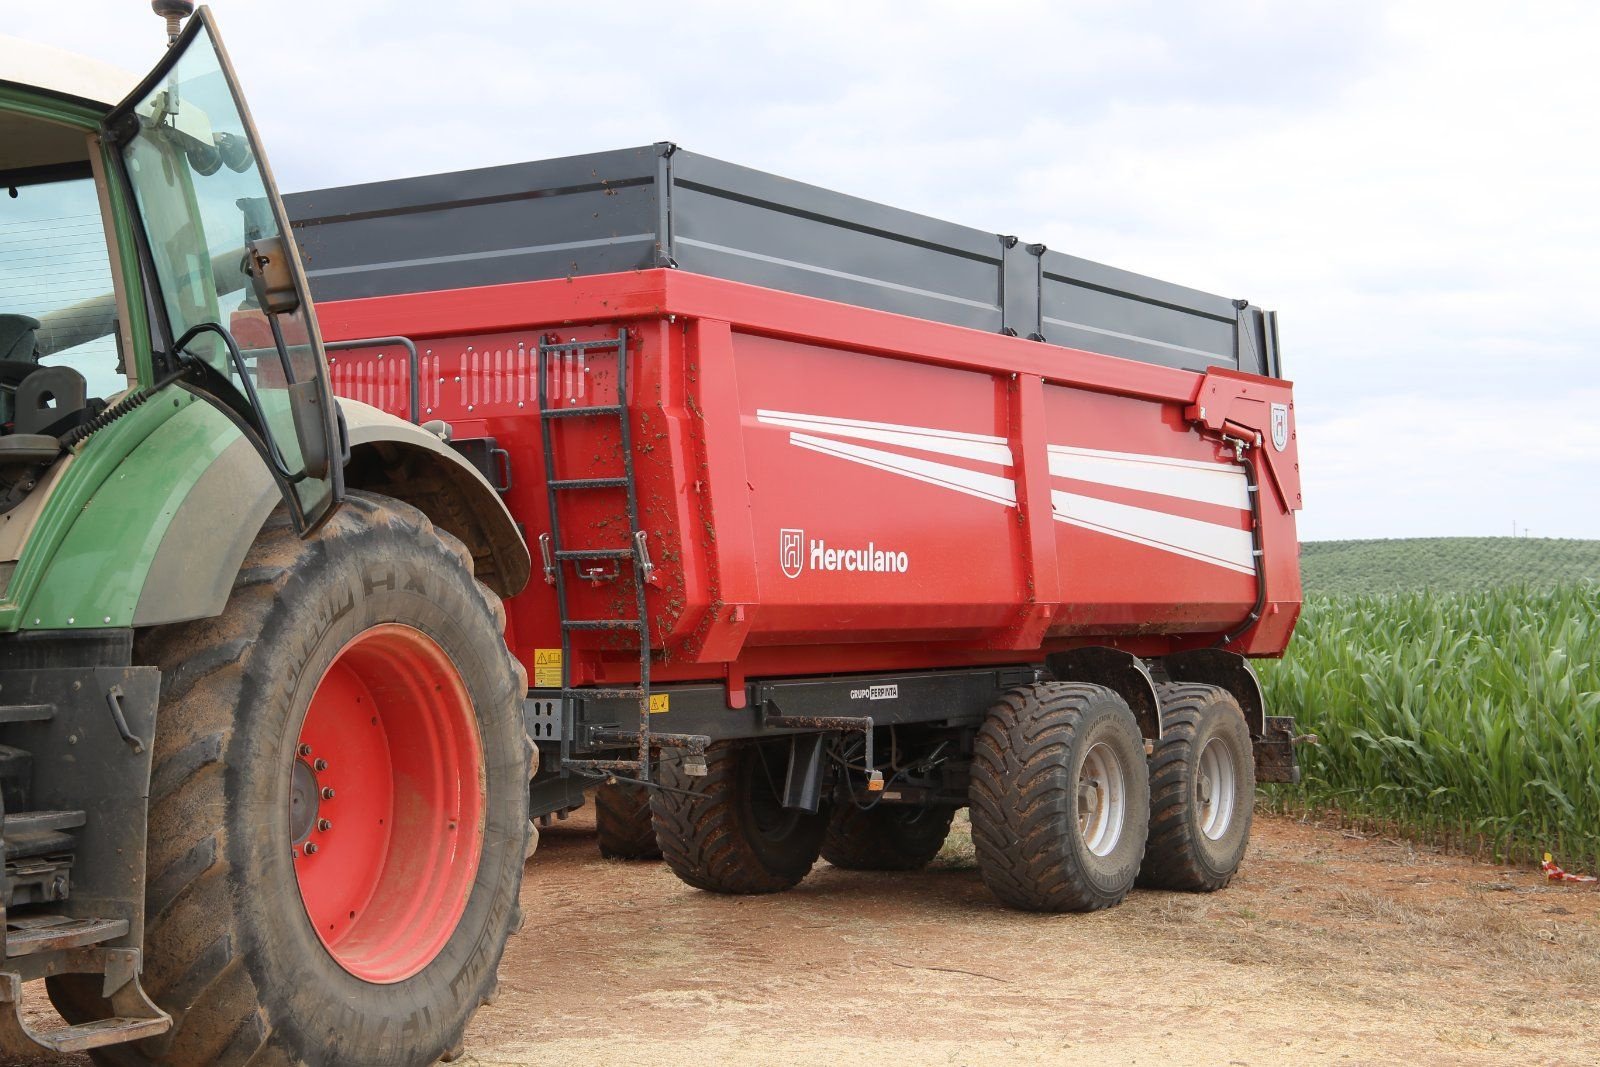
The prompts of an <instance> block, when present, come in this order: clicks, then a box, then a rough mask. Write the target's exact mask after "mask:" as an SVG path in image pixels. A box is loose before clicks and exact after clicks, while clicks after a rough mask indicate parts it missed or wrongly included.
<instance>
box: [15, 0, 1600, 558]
mask: <svg viewBox="0 0 1600 1067" xmlns="http://www.w3.org/2000/svg"><path fill="white" fill-rule="evenodd" d="M7 8H8V10H7V11H6V15H5V19H4V23H5V27H4V28H5V32H7V33H11V34H14V35H17V36H22V37H28V38H32V39H35V40H41V41H48V42H50V43H52V44H57V45H60V46H62V47H68V48H72V49H74V50H76V51H80V52H86V53H88V54H91V55H94V56H96V57H97V58H101V59H106V60H110V61H112V62H116V63H118V64H120V65H122V66H126V67H134V68H138V69H140V70H141V71H142V70H143V69H144V68H146V67H148V66H149V65H150V64H151V63H153V62H154V60H155V59H156V58H157V53H158V52H159V51H160V48H161V43H162V42H161V30H160V24H159V22H158V20H157V19H156V18H155V17H154V16H153V15H151V14H150V12H149V5H148V4H147V3H145V2H144V0H92V2H90V0H79V2H75V0H59V2H58V3H56V4H51V5H45V4H37V5H20V4H8V5H7ZM214 8H215V10H216V12H217V16H218V19H219V21H220V24H221V27H222V30H223V33H224V36H225V38H226V40H227V42H228V45H229V48H230V50H231V51H232V53H233V56H234V61H235V64H236V66H237V67H238V68H239V69H240V73H241V77H242V79H243V81H244V83H245V90H246V92H247V94H248V96H249V97H250V100H251V103H252V107H253V108H254V110H255V113H256V118H257V122H258V123H259V125H260V126H261V127H262V130H263V134H264V136H265V138H266V141H267V145H268V150H269V153H270V155H271V157H272V160H273V165H274V167H275V169H276V171H277V173H278V177H279V181H280V182H281V184H282V185H283V187H284V188H285V190H297V189H308V188H315V187H319V186H324V185H336V184H343V183H347V182H356V181H367V180H373V179H381V178H388V177H397V176H401V175H409V174H423V173H430V172H435V171H444V170H454V169H459V168H464V167H475V166H484V165H489V164H495V163H508V162H514V161H518V160H525V159H537V158H543V157H547V156H556V155H565V154H569V153H576V152H587V151H591V150H597V149H606V148H617V147H623V146H627V145H635V144H644V143H648V142H651V141H660V140H672V141H676V142H678V143H679V144H681V145H683V146H685V147H687V148H690V149H693V150H694V151H697V152H701V153H705V154H708V155H713V156H719V157H722V158H724V159H729V160H733V161H735V162H739V163H744V164H747V165H750V166H754V167H758V168H761V169H765V170H771V171H776V172H778V173H780V174H783V175H785V176H788V177H793V178H798V179H801V180H805V181H810V182H814V183H817V184H819V185H824V186H828V187H831V188H835V189H840V190H843V191H845V192H849V193H855V194H858V195H862V196H866V197H870V198H872V199H876V200H882V201H885V202H887V203H891V204H894V205H896V206H899V207H905V208H910V209H912V210H916V211H921V212H924V213H927V214H930V215H935V216H939V217H941V218H947V219H950V220H952V221H955V222H960V223H964V224H967V225H971V226H977V227H981V228H984V229H990V230H994V231H996V232H1004V233H1017V234H1021V235H1023V236H1024V237H1025V238H1026V239H1028V240H1036V241H1044V242H1045V243H1047V244H1049V245H1050V247H1052V248H1055V249H1060V250H1063V251H1068V252H1071V253H1073V254H1076V255H1080V256H1085V257H1088V258H1090V259H1098V260H1103V261H1105V262H1109V263H1112V264H1115V265H1116V266H1120V267H1126V268H1129V269H1132V270H1136V271H1139V272H1141V273H1145V274H1152V275H1155V276H1157V277H1160V278H1164V279H1168V280H1171V281H1176V282H1180V283H1182V284H1185V285H1190V286H1193V287H1196V288H1200V289H1205V290H1208V291H1211V292H1216V293H1221V294H1223V295H1226V296H1242V297H1246V298H1248V299H1250V300H1251V301H1253V302H1255V303H1257V304H1260V305H1262V306H1264V307H1268V308H1275V309H1277V310H1278V311H1279V312H1280V315H1281V320H1282V337H1283V344H1284V351H1285V367H1286V370H1287V373H1288V374H1289V376H1290V377H1292V378H1293V379H1294V380H1295V383H1296V391H1297V400H1298V405H1297V410H1298V412H1299V415H1300V419H1301V422H1300V430H1301V442H1302V448H1303V467H1304V469H1305V473H1306V477H1305V481H1306V502H1307V507H1306V511H1305V512H1304V513H1303V516H1302V524H1301V530H1302V534H1303V536H1305V537H1306V538H1307V539H1325V538H1339V537H1405V536H1421V535H1448V534H1509V533H1510V532H1511V530H1512V524H1513V522H1515V523H1516V524H1517V528H1518V529H1519V530H1531V532H1532V534H1533V535H1534V536H1551V537H1600V488H1597V484H1596V483H1597V482H1600V373H1597V370H1600V358H1597V357H1600V260H1597V254H1600V208H1597V207H1596V199H1597V197H1600V62H1597V61H1596V59H1595V56H1594V49H1595V43H1596V41H1600V8H1597V7H1595V6H1594V5H1589V4H1558V3H1550V4H1509V3H1508V4H1504V5H1499V6H1475V5H1472V4H1465V3H1400V2H1396V3H1382V4H1379V3H1370V4H1368V3H1359V2H1350V0H1344V2H1339V3H1320V2H1299V3H1281V4H1271V3H1229V2H1215V3H1210V4H1205V5H1200V4H1179V3H1165V4H1163V3H1139V2H1127V0H1123V2H1109V0H1108V2H1094V3H1032V2H1005V0H988V2H983V3H973V2H971V0H966V2H962V3H955V2H936V3H927V4H914V3H885V2H878V0H851V2H834V0H826V2H815V3H813V2H805V0H796V2H791V3H787V4H770V5H767V4H752V3H749V2H748V0H744V2H738V3H735V2H728V0H674V2H673V3H661V2H660V0H653V2H650V3H635V2H632V0H608V2H606V3H603V4H601V3H596V4H570V3H568V4H548V5H547V4H540V3H533V2H526V3H514V2H507V0H500V2H496V0H482V2H466V3H458V4H440V3H437V2H433V3H427V4H423V3H409V2H394V3H379V2H376V0H335V2H331V3H322V4H295V3H283V2H274V3H264V2H259V0H257V2H246V0H217V3H216V4H215V5H214ZM74 9H78V10H77V13H76V14H75V15H72V14H68V13H69V12H72V11H73V10H74Z"/></svg>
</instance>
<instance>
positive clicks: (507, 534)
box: [133, 399, 532, 626]
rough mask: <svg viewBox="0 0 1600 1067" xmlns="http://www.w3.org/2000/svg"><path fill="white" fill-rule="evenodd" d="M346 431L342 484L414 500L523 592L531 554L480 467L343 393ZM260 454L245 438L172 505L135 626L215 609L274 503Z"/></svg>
mask: <svg viewBox="0 0 1600 1067" xmlns="http://www.w3.org/2000/svg"><path fill="white" fill-rule="evenodd" d="M339 406H340V408H341V409H342V410H343V412H344V416H345V423H346V425H347V427H348V429H349V442H350V461H349V463H348V464H347V465H346V468H345V486H346V488H348V489H364V490H369V491H371V492H375V493H383V494H385V495H387V496H392V497H395V498H396V499H399V500H402V501H404V502H406V503H408V504H411V505H412V506H413V507H416V508H417V509H419V510H420V511H422V512H423V513H424V514H426V515H427V516H428V518H429V519H430V520H432V521H433V523H434V524H435V525H437V526H438V527H440V528H441V529H443V530H445V531H447V532H448V533H450V534H453V535H454V536H455V537H457V538H459V539H460V540H461V541H462V542H463V543H465V544H466V546H467V548H468V550H469V551H470V552H471V553H472V557H473V565H474V568H475V571H476V573H477V577H478V579H479V581H482V582H483V583H484V584H485V585H487V586H488V587H489V588H490V589H492V590H493V591H494V592H495V593H496V594H498V595H499V596H502V597H509V596H512V595H515V594H516V593H518V592H521V590H522V588H523V586H525V585H527V583H528V577H529V575H530V574H531V572H532V559H531V558H530V556H529V554H528V547H527V545H526V544H525V543H524V542H523V539H522V535H521V533H520V532H519V531H518V529H517V524H516V522H515V521H514V520H513V519H512V518H511V513H510V512H509V511H507V510H506V506H505V504H504V502H503V501H501V499H500V495H499V494H498V493H496V492H495V491H494V489H493V488H492V487H491V486H490V485H489V483H488V482H487V481H485V480H484V478H483V475H482V474H480V473H478V471H477V469H476V468H474V467H473V466H472V465H471V464H470V463H468V462H467V461H466V460H465V459H463V458H462V457H461V456H460V455H458V454H457V453H456V452H455V450H453V449H452V448H450V447H449V446H448V445H446V444H445V443H444V442H443V441H441V440H440V439H439V438H438V437H437V436H435V435H434V434H432V433H430V432H428V431H427V430H424V429H422V428H421V427H420V426H413V425H412V424H411V423H409V422H404V421H402V420H400V419H397V418H395V417H393V416H391V415H388V414H386V413H384V412H381V411H379V410H377V409H376V408H372V407H368V406H367V405H366V404H361V403H357V402H355V401H352V400H344V399H341V400H340V401H339ZM281 501H282V497H281V496H280V494H279V491H278V487H277V485H276V483H274V482H273V480H272V477H271V475H270V474H268V472H267V468H266V465H265V464H263V463H262V461H261V457H260V454H259V453H258V452H256V450H255V448H254V447H253V446H252V445H251V444H250V442H249V441H248V440H246V439H245V438H243V437H242V436H241V437H240V438H238V439H237V440H235V441H233V442H232V443H231V444H229V445H228V446H227V447H226V448H224V449H223V450H222V452H221V453H220V454H219V455H218V456H217V458H216V459H215V460H213V461H212V463H211V465H210V466H209V467H208V468H207V470H206V471H205V473H204V474H202V475H201V476H200V477H199V479H198V480H196V481H195V483H194V486H193V487H192V488H191V489H190V491H189V493H188V494H187V495H186V496H185V497H184V499H183V502H182V504H180V505H179V507H178V511H177V513H176V514H175V515H174V516H173V520H172V522H171V524H170V525H169V526H168V527H167V530H166V534H165V535H164V536H163V537H162V539H161V543H160V545H159V546H158V547H157V549H156V551H155V555H154V558H153V559H152V561H151V565H150V571H149V575H148V577H147V578H146V580H145V583H144V585H143V588H142V589H141V590H140V594H139V600H138V603H137V605H136V606H135V608H134V613H133V625H135V626H152V625H156V624H160V623H171V622H182V621H186V620H189V619H200V618H208V617H210V616H212V615H219V614H221V613H222V610H223V609H224V608H225V607H226V606H227V602H228V595H229V594H230V593H231V592H232V590H233V583H234V578H235V577H236V576H237V574H238V572H239V566H240V565H241V564H242V563H243V562H244V557H245V553H247V552H248V551H249V550H250V545H251V544H252V543H253V542H254V541H255V537H256V534H257V532H258V531H260V529H261V526H262V524H263V523H265V522H266V520H267V516H268V515H270V514H271V513H272V510H273V509H274V508H275V507H277V506H278V505H279V503H281Z"/></svg>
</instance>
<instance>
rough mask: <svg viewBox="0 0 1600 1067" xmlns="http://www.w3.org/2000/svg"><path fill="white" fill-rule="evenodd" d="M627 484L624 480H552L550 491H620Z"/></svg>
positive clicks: (626, 480)
mask: <svg viewBox="0 0 1600 1067" xmlns="http://www.w3.org/2000/svg"><path fill="white" fill-rule="evenodd" d="M627 484H628V479H626V478H552V479H550V482H549V485H550V488H552V489H621V488H623V487H625V486H626V485H627Z"/></svg>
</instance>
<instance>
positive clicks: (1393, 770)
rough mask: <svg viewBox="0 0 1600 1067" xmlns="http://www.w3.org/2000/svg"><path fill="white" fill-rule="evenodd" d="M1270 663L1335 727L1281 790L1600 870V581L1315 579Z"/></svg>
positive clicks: (1289, 704)
mask: <svg viewBox="0 0 1600 1067" xmlns="http://www.w3.org/2000/svg"><path fill="white" fill-rule="evenodd" d="M1261 676H1262V682H1263V684H1264V686H1265V687H1266V690H1267V701H1268V707H1269V708H1273V709H1274V710H1275V711H1276V712H1277V713H1278V714H1293V715H1294V716H1295V717H1296V719H1297V720H1298V721H1299V724H1300V727H1301V729H1302V730H1303V731H1306V732H1310V733H1315V734H1317V735H1318V737H1319V739H1320V744H1319V745H1318V746H1316V747H1311V746H1302V747H1301V749H1300V760H1301V764H1302V766H1303V768H1304V774H1305V777H1304V781H1303V782H1302V784H1301V785H1299V786H1295V787H1289V786H1282V787H1276V790H1275V792H1274V794H1273V796H1272V798H1271V800H1270V801H1269V802H1270V803H1273V804H1275V805H1277V806H1280V807H1282V808H1285V809H1289V810H1295V809H1299V810H1310V811H1327V812H1333V813H1336V814H1338V815H1340V816H1343V817H1345V818H1347V819H1351V820H1353V821H1356V822H1360V823H1370V824H1376V825H1380V826H1386V827H1393V828H1395V829H1397V830H1400V831H1401V832H1407V833H1411V834H1414V835H1417V836H1420V837H1423V838H1424V839H1428V840H1432V841H1437V842H1441V843H1444V844H1448V845H1452V846H1455V847H1461V848H1466V849H1468V850H1471V851H1483V852H1486V853H1488V854H1491V855H1493V856H1495V857H1497V858H1500V859H1505V860H1509V861H1513V862H1521V861H1528V860H1534V859H1537V858H1538V857H1539V856H1540V854H1541V853H1543V852H1545V851H1549V852H1552V853H1554V854H1555V856H1556V857H1557V862H1559V863H1561V864H1562V865H1563V866H1566V867H1568V869H1579V868H1581V869H1584V870H1589V871H1593V870H1596V869H1600V583H1597V582H1594V581H1590V580H1581V581H1576V582H1569V583H1566V584H1561V585H1556V586H1554V587H1551V588H1535V587H1529V586H1510V587H1503V588H1498V589H1488V590H1483V591H1478V592H1462V593H1454V594H1440V593H1435V592H1399V593H1392V594H1358V595H1334V596H1328V595H1322V594H1318V593H1315V592H1312V593H1309V594H1308V596H1307V599H1306V606H1305V612H1304V614H1303V615H1302V617H1301V621H1300V625H1299V628H1298V630H1297V632H1296V635H1295V638H1294V641H1293V643H1292V645H1291V647H1290V649H1289V651H1288V654H1287V655H1286V656H1285V658H1284V659H1283V661H1282V662H1278V663H1262V664H1261Z"/></svg>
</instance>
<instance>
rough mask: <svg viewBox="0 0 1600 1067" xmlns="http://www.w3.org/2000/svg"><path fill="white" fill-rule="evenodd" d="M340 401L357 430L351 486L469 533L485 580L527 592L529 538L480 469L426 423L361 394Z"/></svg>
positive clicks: (510, 591)
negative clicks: (386, 408) (366, 401)
mask: <svg viewBox="0 0 1600 1067" xmlns="http://www.w3.org/2000/svg"><path fill="white" fill-rule="evenodd" d="M339 406H340V408H342V409H343V411H344V417H345V423H346V425H347V426H348V427H349V433H350V437H349V441H350V460H349V462H348V463H346V464H345V470H344V484H345V488H347V489H365V490H368V491H370V492H374V493H383V494H384V495H386V496H392V497H394V498H395V499H396V500H403V501H405V502H406V503H407V504H410V505H411V506H412V507H414V508H416V509H418V510H419V511H421V512H422V513H423V514H425V515H427V516H428V518H429V519H431V520H433V523H434V525H436V526H438V527H439V528H441V529H443V530H444V531H446V532H447V533H450V534H453V535H455V536H456V537H458V538H460V539H461V541H462V542H463V543H464V544H465V545H466V546H467V548H468V550H469V551H471V553H472V561H473V564H472V565H473V570H474V573H475V574H476V576H477V579H478V581H480V582H482V583H483V584H484V585H486V586H488V587H489V588H490V589H492V590H493V591H494V592H495V593H496V594H498V595H499V596H501V597H502V598H505V597H512V596H515V595H516V594H518V593H520V592H522V590H523V587H525V586H526V585H527V584H528V578H529V576H530V575H532V573H533V558H532V557H531V556H530V555H529V554H528V544H527V542H526V541H524V540H523V538H522V531H521V529H520V528H519V527H518V526H517V522H516V520H515V519H513V518H512V517H511V512H510V511H508V510H507V509H506V505H505V501H504V500H502V499H501V497H500V494H499V493H498V492H496V491H495V489H494V487H493V486H491V485H490V484H489V483H488V481H486V480H485V479H484V477H483V475H482V474H481V473H480V472H479V471H478V469H477V468H476V467H474V466H473V465H472V464H471V463H469V462H468V461H467V460H466V459H465V458H464V457H463V456H462V455H461V454H460V453H459V452H457V451H456V450H455V449H453V448H451V447H450V446H449V445H448V444H446V443H445V442H444V441H442V440H440V439H439V437H438V436H437V435H435V434H434V433H432V432H430V431H428V430H425V429H423V428H422V427H420V426H414V425H412V424H411V423H409V422H406V421H404V420H402V419H397V418H395V417H394V416H393V415H390V414H388V413H386V412H383V411H379V410H378V409H377V408H374V407H369V406H368V405H366V404H362V403H359V402H357V401H354V400H343V399H341V400H340V401H339Z"/></svg>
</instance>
